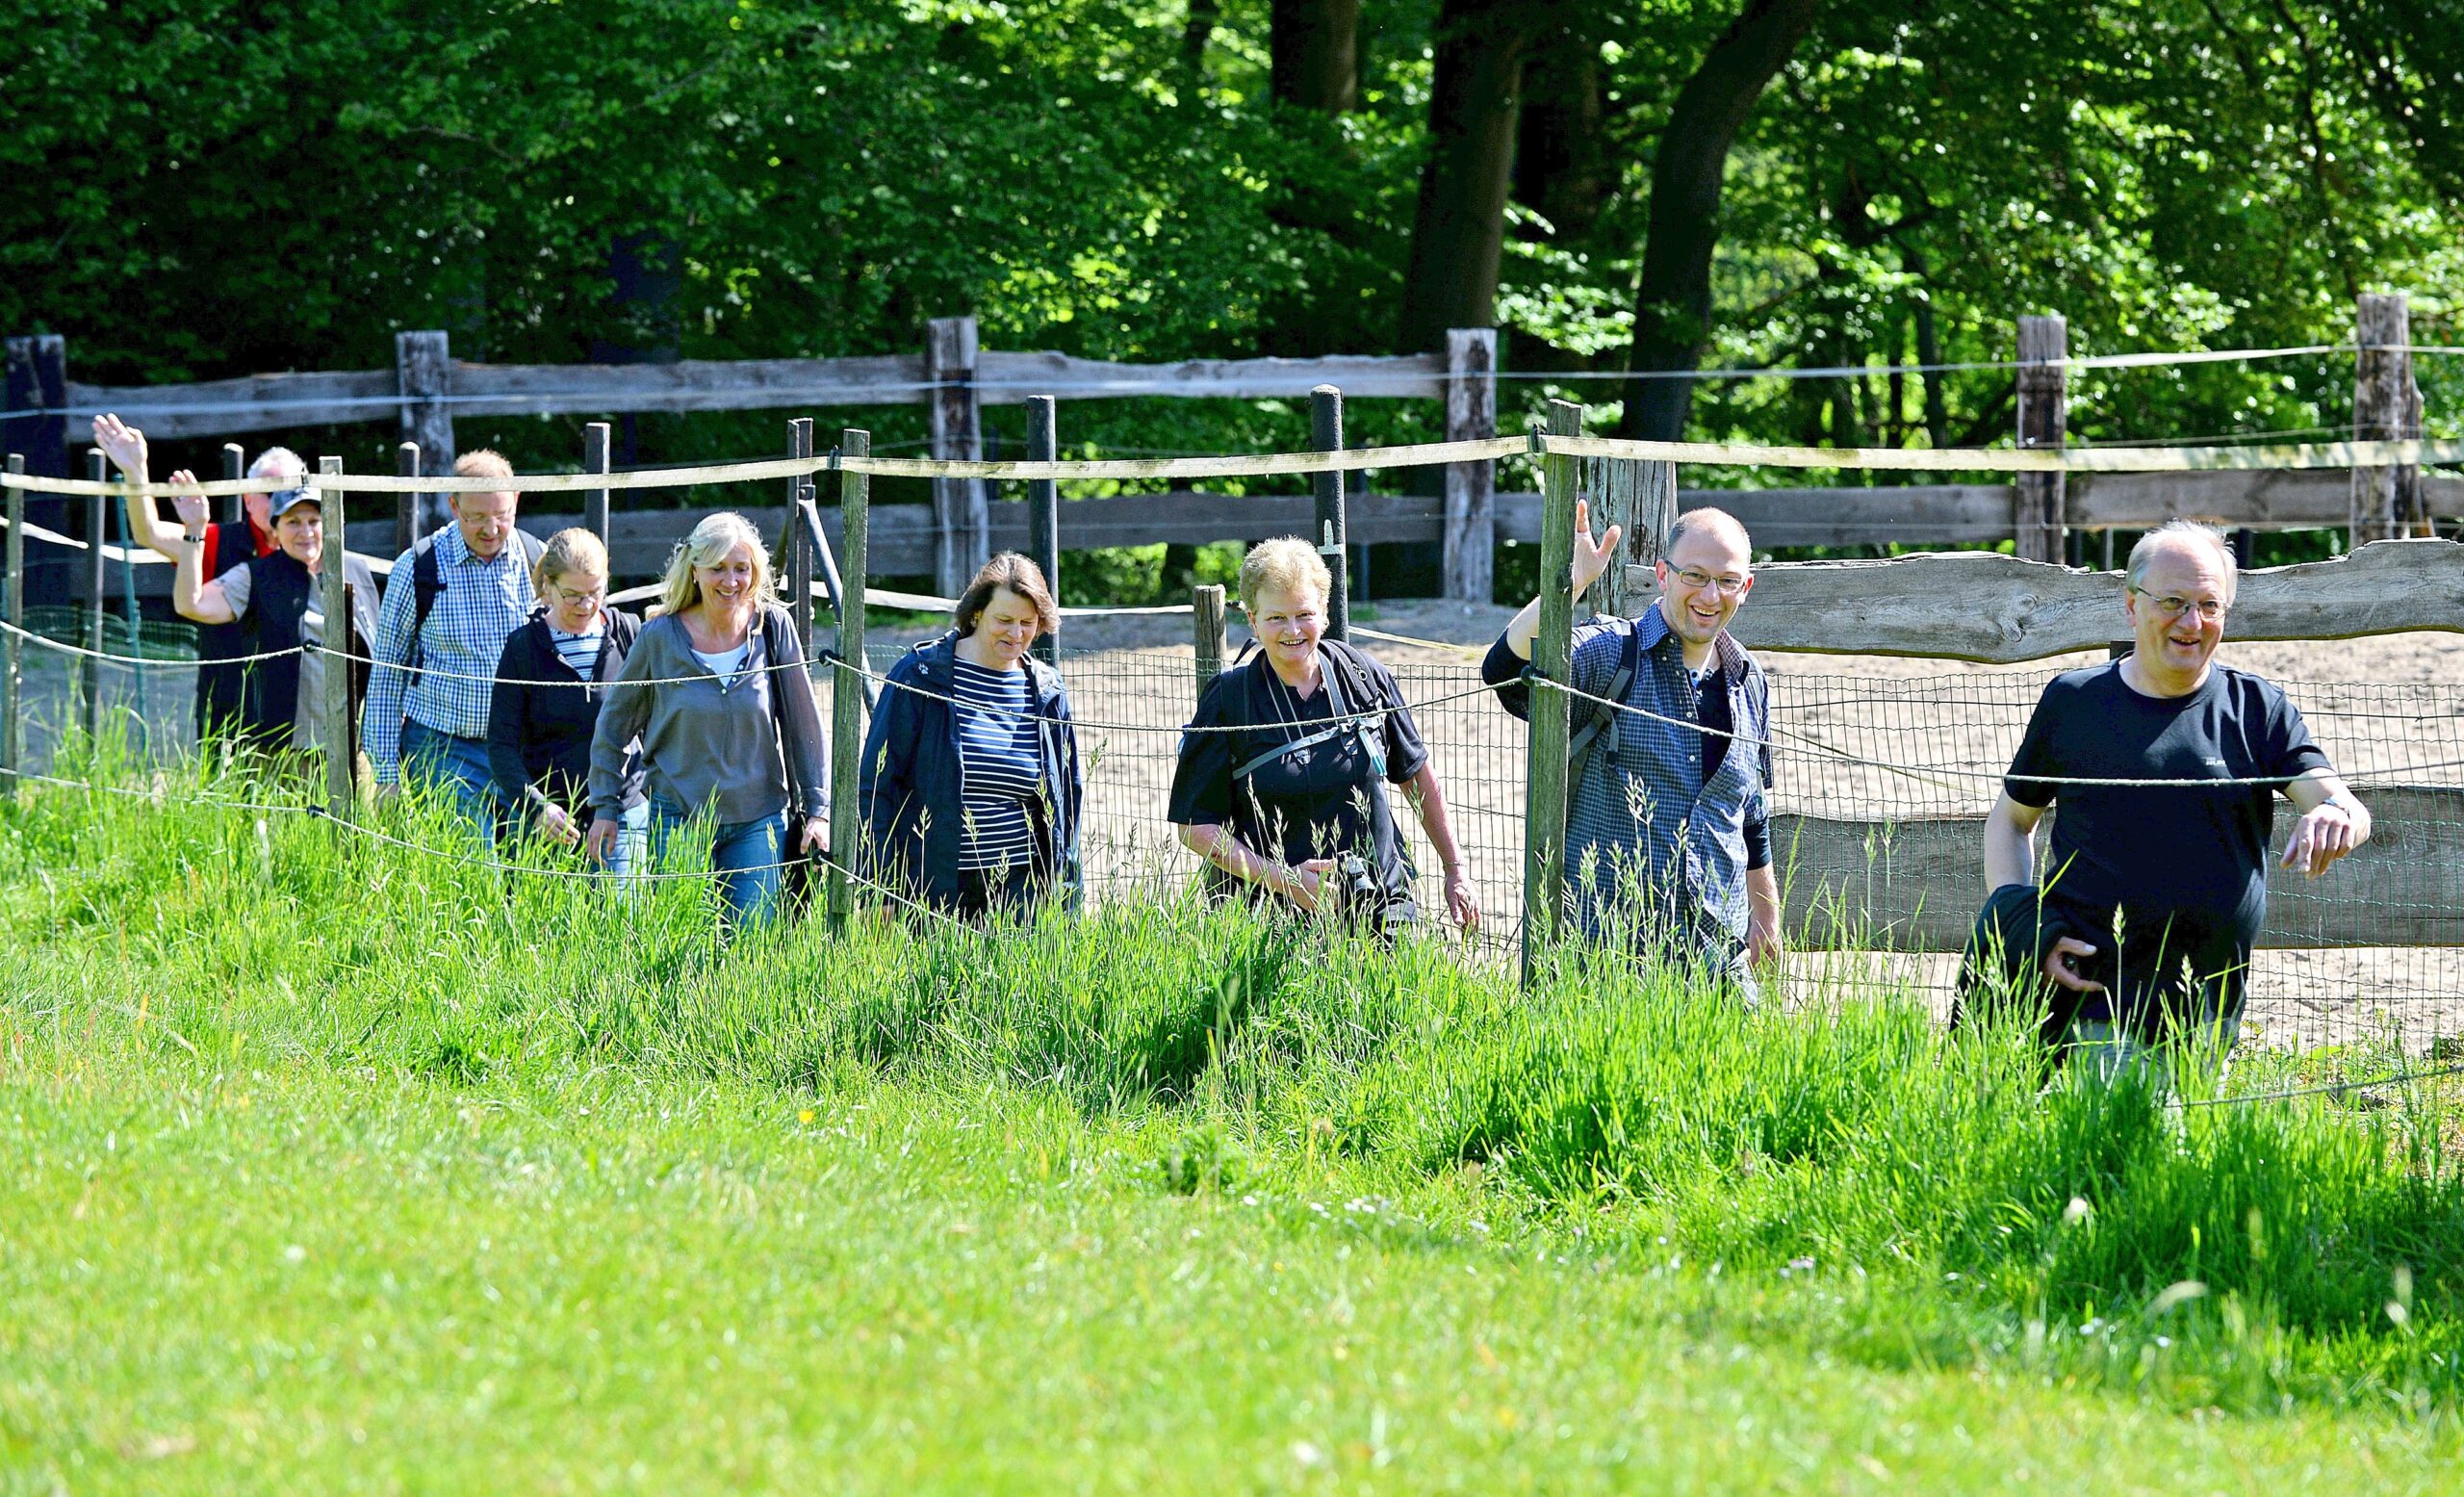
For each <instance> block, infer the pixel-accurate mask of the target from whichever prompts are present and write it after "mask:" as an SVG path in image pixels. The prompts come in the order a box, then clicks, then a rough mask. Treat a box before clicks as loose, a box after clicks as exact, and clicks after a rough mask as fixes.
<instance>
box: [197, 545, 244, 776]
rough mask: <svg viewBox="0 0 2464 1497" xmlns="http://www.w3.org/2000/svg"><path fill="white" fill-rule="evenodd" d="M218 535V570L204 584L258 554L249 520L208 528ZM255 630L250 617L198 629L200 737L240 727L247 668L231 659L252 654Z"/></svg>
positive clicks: (198, 711)
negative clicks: (252, 636) (235, 663)
mask: <svg viewBox="0 0 2464 1497" xmlns="http://www.w3.org/2000/svg"><path fill="white" fill-rule="evenodd" d="M207 529H209V530H210V531H211V532H212V533H213V535H214V568H215V569H214V572H213V573H211V574H209V575H208V576H207V577H206V579H205V581H209V582H210V581H214V579H215V577H217V576H219V575H220V574H222V573H223V572H226V571H229V570H230V569H231V568H233V567H235V566H238V565H240V564H241V563H242V562H244V561H245V560H247V559H248V558H249V557H251V556H254V555H256V554H257V540H256V535H255V533H254V532H253V531H251V530H250V529H248V522H247V521H245V520H223V521H219V522H218V523H217V524H215V525H212V526H210V527H208V528H207ZM252 632H253V631H252V630H251V629H250V627H249V624H248V621H247V620H246V619H241V620H239V621H238V622H236V623H231V624H199V625H198V626H197V627H196V661H197V663H196V731H197V736H198V737H200V738H202V737H206V736H211V735H214V734H219V733H227V732H229V731H231V730H232V729H233V728H236V727H238V726H239V725H240V721H241V716H242V713H243V711H244V709H245V706H246V703H247V681H246V678H245V676H244V673H243V667H241V666H238V665H234V664H232V663H231V661H232V660H233V659H234V658H237V657H240V656H243V655H247V654H250V653H252V652H251V651H250V650H249V648H248V639H249V637H250V635H251V633H252Z"/></svg>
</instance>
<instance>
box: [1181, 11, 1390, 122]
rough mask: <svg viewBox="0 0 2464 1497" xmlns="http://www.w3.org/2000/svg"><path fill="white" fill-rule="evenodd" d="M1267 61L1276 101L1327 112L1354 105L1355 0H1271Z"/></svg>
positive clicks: (1357, 54) (1357, 57) (1357, 78)
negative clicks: (1272, 0) (1272, 1)
mask: <svg viewBox="0 0 2464 1497" xmlns="http://www.w3.org/2000/svg"><path fill="white" fill-rule="evenodd" d="M1196 9H1197V7H1195V6H1192V7H1191V10H1192V11H1193V12H1194V11H1195V10H1196ZM1209 9H1210V10H1211V9H1213V7H1211V6H1210V7H1209ZM1192 24H1193V25H1194V24H1195V19H1194V17H1193V19H1192ZM1267 63H1268V69H1267V71H1268V87H1269V88H1270V90H1271V91H1272V92H1273V94H1274V98H1275V102H1277V103H1279V104H1291V105H1296V106H1297V107H1299V108H1301V109H1315V110H1322V111H1323V112H1325V113H1327V114H1330V115H1341V114H1345V113H1347V112H1348V111H1350V110H1353V109H1357V108H1359V107H1360V0H1274V3H1273V6H1272V7H1271V9H1270V13H1269V15H1268V20H1267Z"/></svg>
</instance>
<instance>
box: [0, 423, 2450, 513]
mask: <svg viewBox="0 0 2464 1497" xmlns="http://www.w3.org/2000/svg"><path fill="white" fill-rule="evenodd" d="M1516 457H1525V458H1547V457H1616V458H1628V459H1636V460H1642V461H1657V462H1675V463H1683V464H1693V465H1711V466H1719V467H1748V468H1752V467H1767V468H1822V469H1836V468H1853V469H1870V470H1875V471H1884V472H1909V473H1970V472H1994V473H2182V472H2209V471H2224V470H2260V469H2279V468H2281V469H2295V468H2372V467H2398V466H2421V465H2431V464H2457V463H2464V441H2432V440H2425V439H2421V438H2405V439H2400V440H2386V441H2368V442H2316V443H2295V444H2271V445H2265V446H2231V447H2104V448H2079V449H2067V448H2027V449H2022V448H1990V449H1989V448H1956V449H1930V448H1822V447H1783V446H1758V445H1755V444H1750V443H1732V442H1643V441H1628V440H1622V439H1618V438H1611V437H1578V436H1558V435H1553V434H1551V433H1547V432H1540V431H1534V432H1532V433H1531V434H1529V435H1528V436H1522V437H1490V438H1485V439H1482V440H1478V441H1467V442H1426V443H1415V444H1408V445H1399V446H1395V447H1367V448H1348V449H1345V450H1342V451H1339V452H1261V453H1253V454H1247V455H1236V456H1231V457H1156V458H1074V459H1059V460H1050V461H984V460H961V459H955V458H924V457H873V456H866V457H855V456H848V455H844V454H841V453H831V454H829V455H827V456H818V457H794V458H770V459H762V460H756V461H745V462H734V463H713V464H706V465H703V466H699V467H692V468H670V469H650V470H638V471H634V472H629V473H550V474H529V475H524V476H520V477H510V478H497V477H471V478H465V477H398V476H395V475H388V474H330V473H329V474H309V475H306V476H305V479H304V482H303V484H302V486H303V487H307V488H311V489H315V490H320V491H331V492H335V493H367V494H495V493H517V494H533V493H576V492H580V491H583V490H602V489H604V490H614V489H659V488H682V487H688V486H691V485H695V484H704V483H751V482H760V481H764V480H771V479H779V478H798V477H811V476H814V475H818V474H823V473H849V474H865V475H870V476H873V477H903V478H988V479H994V480H1001V481H1012V482H1023V481H1030V480H1040V479H1049V480H1055V481H1059V480H1076V479H1128V478H1209V477H1276V476H1285V477H1300V476H1306V475H1315V474H1322V473H1329V472H1343V473H1355V472H1367V471H1372V470H1377V469H1388V468H1424V467H1436V466H1443V465H1446V464H1450V463H1470V462H1493V461H1497V460H1500V459H1504V458H1516ZM266 481H267V480H265V479H263V478H216V479H211V480H199V481H197V482H192V483H180V484H173V483H169V482H167V481H161V480H156V481H151V482H148V483H143V484H132V483H129V482H127V481H126V480H124V479H107V480H103V481H99V482H97V481H95V480H92V479H83V478H56V477H39V476H35V475H29V474H0V488H16V489H25V490H28V491H30V492H34V493H42V494H63V495H102V496H105V497H107V498H108V497H116V498H126V497H128V496H130V495H135V496H137V497H140V498H146V497H152V496H158V495H173V494H195V495H205V496H212V495H223V494H244V493H250V492H260V491H263V490H264V488H265V487H266Z"/></svg>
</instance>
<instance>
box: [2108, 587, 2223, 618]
mask: <svg viewBox="0 0 2464 1497" xmlns="http://www.w3.org/2000/svg"><path fill="white" fill-rule="evenodd" d="M2131 591H2132V592H2135V593H2137V594H2139V596H2141V597H2142V598H2144V599H2146V600H2147V602H2148V604H2149V605H2150V606H2151V607H2154V608H2155V610H2156V611H2157V612H2158V613H2161V614H2163V615H2164V616H2165V618H2166V619H2167V620H2168V621H2171V620H2173V619H2177V618H2180V617H2181V616H2182V615H2183V614H2185V613H2189V612H2192V611H2194V610H2195V611H2196V612H2197V614H2198V621H2199V622H2200V623H2202V624H2213V623H2215V622H2216V621H2217V620H2218V619H2220V618H2222V617H2223V616H2224V604H2223V602H2222V601H2221V600H2220V599H2216V598H2175V597H2173V596H2171V595H2169V594H2168V595H2167V596H2165V597H2162V598H2159V597H2157V596H2156V595H2155V594H2153V593H2151V592H2149V591H2148V590H2147V589H2146V588H2144V587H2134V588H2132V589H2131Z"/></svg>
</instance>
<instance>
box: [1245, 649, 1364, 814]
mask: <svg viewBox="0 0 2464 1497" xmlns="http://www.w3.org/2000/svg"><path fill="white" fill-rule="evenodd" d="M1330 647H1333V648H1330ZM1339 650H1341V647H1339V646H1336V645H1335V641H1333V640H1331V639H1330V640H1325V641H1323V642H1322V643H1321V644H1320V645H1319V647H1318V652H1319V654H1320V655H1321V656H1322V657H1323V658H1326V659H1327V660H1329V661H1331V662H1332V663H1331V665H1330V666H1329V667H1328V668H1326V669H1325V670H1323V671H1322V672H1321V673H1320V679H1321V680H1322V681H1324V682H1325V684H1326V691H1327V695H1328V704H1327V705H1328V706H1329V707H1330V708H1332V709H1333V712H1334V716H1333V720H1332V721H1330V722H1328V723H1327V724H1326V726H1325V727H1323V728H1321V729H1319V730H1318V731H1317V732H1315V733H1311V734H1306V735H1303V736H1300V737H1297V738H1288V739H1286V740H1285V741H1283V742H1281V743H1278V744H1276V745H1275V746H1274V747H1272V748H1270V749H1268V750H1267V751H1266V752H1265V753H1263V754H1259V755H1257V756H1255V757H1254V758H1252V759H1250V760H1249V761H1246V762H1245V763H1244V764H1242V765H1241V766H1240V767H1239V768H1237V769H1235V770H1233V771H1232V778H1233V779H1234V780H1235V781H1236V782H1237V781H1241V780H1245V779H1247V778H1248V777H1249V776H1251V775H1253V774H1255V773H1257V772H1258V771H1259V770H1261V769H1263V768H1265V767H1266V766H1267V765H1269V764H1270V763H1273V762H1274V761H1276V760H1278V759H1281V758H1283V757H1284V756H1285V755H1287V754H1294V753H1297V752H1298V751H1300V750H1301V749H1304V748H1309V747H1312V746H1314V745H1317V744H1320V743H1324V742H1326V741H1328V740H1329V739H1332V738H1337V737H1340V736H1343V735H1345V734H1350V735H1352V736H1354V737H1355V738H1357V739H1359V741H1360V746H1361V750H1362V752H1364V753H1366V754H1367V755H1368V756H1369V761H1370V765H1371V769H1372V772H1373V773H1374V774H1375V775H1376V777H1377V778H1378V779H1381V780H1382V779H1384V778H1386V745H1385V742H1384V736H1383V735H1382V734H1376V733H1373V732H1370V731H1369V730H1368V727H1367V724H1368V721H1369V720H1368V718H1366V717H1364V716H1362V715H1360V714H1359V713H1357V712H1355V711H1353V710H1352V708H1351V706H1350V704H1349V703H1347V701H1346V700H1345V696H1346V693H1345V690H1344V685H1343V678H1344V676H1345V675H1347V674H1351V675H1353V676H1354V677H1355V679H1354V681H1353V683H1352V690H1353V691H1354V692H1356V693H1358V694H1359V696H1360V698H1361V701H1362V703H1363V705H1364V706H1366V705H1367V704H1368V703H1369V702H1371V701H1373V700H1374V699H1375V692H1374V690H1373V688H1372V687H1371V686H1370V685H1369V684H1368V673H1367V672H1366V671H1364V670H1363V669H1362V668H1361V665H1360V662H1359V661H1358V660H1357V659H1353V658H1347V657H1348V656H1349V652H1348V651H1347V650H1341V653H1338V652H1339ZM1244 695H1245V693H1244ZM1245 726H1255V725H1254V724H1247V725H1245Z"/></svg>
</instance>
